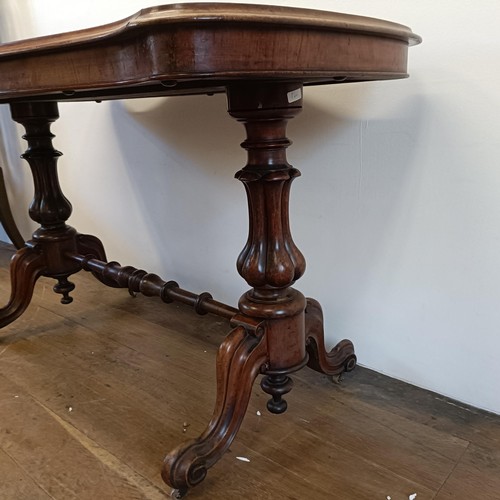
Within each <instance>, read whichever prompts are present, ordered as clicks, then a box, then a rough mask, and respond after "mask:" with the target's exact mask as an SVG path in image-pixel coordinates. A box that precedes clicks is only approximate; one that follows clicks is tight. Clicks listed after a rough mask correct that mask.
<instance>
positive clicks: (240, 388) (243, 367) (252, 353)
mask: <svg viewBox="0 0 500 500" xmlns="http://www.w3.org/2000/svg"><path fill="white" fill-rule="evenodd" d="M260 330H262V329H260ZM266 360H267V353H266V343H265V335H264V334H263V331H259V329H257V330H256V333H252V332H249V331H247V330H246V329H245V328H244V327H243V326H238V327H236V328H235V329H234V330H233V331H232V332H231V333H230V334H229V335H228V336H227V338H226V339H225V340H224V342H223V343H222V344H221V346H220V347H219V351H218V355H217V400H216V404H215V410H214V414H213V417H212V420H211V421H210V423H209V424H208V427H207V428H206V430H205V432H204V433H203V434H202V435H201V436H200V437H199V438H197V439H194V440H192V441H190V442H188V443H185V444H183V445H181V446H179V447H178V448H176V449H175V450H173V451H172V452H171V453H169V454H168V455H167V457H166V458H165V463H164V466H163V471H162V477H163V479H164V480H165V481H166V482H167V483H168V484H170V485H171V486H173V487H174V488H177V489H178V490H179V495H178V496H179V497H180V496H183V495H184V494H185V493H186V492H187V489H188V488H189V487H191V486H194V485H196V484H198V483H200V482H201V481H203V479H204V478H205V476H206V473H207V469H208V468H210V467H212V465H214V464H215V463H216V462H217V461H218V460H219V459H220V458H221V456H222V455H223V454H224V452H225V451H226V450H227V449H228V448H229V446H230V444H231V442H232V441H233V439H234V438H235V436H236V433H237V432H238V429H239V428H240V425H241V422H242V421H243V417H244V416H245V412H246V409H247V406H248V401H249V399H250V395H251V392H252V385H253V382H254V380H255V378H256V377H257V375H258V374H259V372H260V370H261V367H262V366H263V365H264V364H265V363H266Z"/></svg>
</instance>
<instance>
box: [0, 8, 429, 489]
mask: <svg viewBox="0 0 500 500" xmlns="http://www.w3.org/2000/svg"><path fill="white" fill-rule="evenodd" d="M419 42H420V38H419V37H418V36H417V35H415V34H413V33H412V31H411V30H410V29H409V28H407V27H405V26H402V25H400V24H395V23H391V22H387V21H381V20H378V19H371V18H366V17H359V16H351V15H347V14H336V13H331V12H323V11H316V10H309V9H295V8H287V7H271V6H257V5H243V4H217V3H200V4H176V5H166V6H162V7H155V8H150V9H145V10H142V11H141V12H139V13H138V14H136V15H134V16H131V17H129V18H127V19H124V20H122V21H118V22H116V23H112V24H108V25H105V26H101V27H96V28H91V29H85V30H81V31H76V32H72V33H66V34H60V35H54V36H47V37H41V38H34V39H30V40H24V41H19V42H13V43H7V44H3V45H0V103H7V104H9V105H10V108H11V114H12V118H13V119H14V120H15V121H17V122H19V123H21V124H22V125H23V126H24V128H25V129H26V134H25V135H24V136H23V137H24V139H26V141H27V142H28V149H27V150H26V152H25V153H24V155H23V158H25V159H26V160H27V162H28V164H29V166H30V168H31V170H32V174H33V180H34V198H33V201H32V203H31V205H30V208H29V214H30V217H31V218H32V219H33V220H34V221H36V222H37V223H38V224H39V227H38V229H37V230H36V231H35V232H34V233H33V236H32V239H31V240H29V241H28V242H26V244H25V245H24V246H22V248H20V249H19V250H18V252H17V253H16V255H15V256H14V258H13V260H12V264H11V281H12V291H11V297H10V300H9V302H8V303H7V305H6V306H5V307H3V308H1V309H0V326H5V325H8V324H9V323H11V322H12V321H14V320H15V319H16V318H18V317H19V316H20V315H21V314H22V313H23V312H24V310H25V309H26V307H27V306H28V305H29V303H30V300H31V297H32V293H33V289H34V286H35V284H36V281H37V279H38V278H39V277H40V276H47V277H51V278H54V279H55V280H56V284H55V286H54V291H55V292H56V293H58V294H60V295H62V299H61V302H62V303H63V304H69V303H71V301H72V297H71V296H70V293H71V292H72V291H73V289H74V288H75V287H74V285H73V283H71V281H69V279H68V278H69V277H70V276H71V275H72V274H74V273H77V272H79V271H82V270H84V271H89V272H91V273H92V274H93V275H94V276H95V277H96V278H97V279H98V280H99V281H101V282H102V283H103V284H104V285H107V286H113V287H121V288H127V289H128V290H129V291H130V292H131V293H142V294H144V295H147V296H159V297H160V298H161V299H162V300H163V301H164V302H166V303H169V302H173V301H179V302H183V303H185V304H189V305H191V306H193V308H194V309H195V311H196V312H197V313H199V314H206V313H211V314H216V315H219V316H221V317H223V318H226V319H228V320H229V321H230V323H231V326H232V330H231V332H230V333H229V334H228V335H227V337H226V339H225V340H224V341H223V342H222V344H221V346H220V348H219V352H218V355H217V360H216V363H217V398H216V403H215V409H214V413H213V417H212V419H211V420H210V422H209V424H208V426H207V428H206V430H205V431H204V433H203V434H202V435H201V436H200V437H199V438H197V439H195V440H192V441H189V442H187V443H184V444H182V445H180V446H179V447H177V448H176V449H174V450H173V451H172V452H170V453H169V454H168V455H167V457H166V458H165V461H164V464H163V468H162V476H163V478H164V480H165V481H166V482H167V483H168V484H170V485H171V486H173V487H174V488H176V489H177V490H176V491H175V495H176V496H177V497H180V496H183V495H184V494H185V493H186V492H187V490H188V488H189V487H192V486H194V485H196V484H198V483H199V482H200V481H202V480H203V479H204V477H205V475H206V473H207V470H208V468H210V467H211V466H213V465H214V464H215V463H216V462H217V461H218V460H219V459H220V457H221V456H222V455H223V454H224V453H225V452H226V450H227V449H228V448H229V446H230V444H231V442H232V441H233V439H234V438H235V436H236V433H237V432H238V429H239V427H240V425H241V422H242V420H243V417H244V415H245V411H246V408H247V405H248V400H249V397H250V394H251V389H252V385H253V383H254V381H255V379H256V378H257V376H258V375H262V376H263V377H262V379H261V387H262V389H263V390H264V391H265V392H266V393H268V394H269V395H270V396H271V399H270V400H269V401H268V405H267V407H268V410H269V411H271V412H273V413H283V412H284V411H285V410H286V408H287V404H286V401H285V400H284V398H283V396H284V395H285V394H286V393H288V392H289V391H290V390H291V388H292V379H291V377H290V376H289V375H290V374H292V373H293V372H295V371H297V370H299V369H301V368H303V367H304V366H306V365H307V366H309V367H310V368H312V369H314V370H317V371H319V372H321V373H326V374H328V375H331V376H334V377H338V376H340V375H341V374H342V372H344V371H347V370H352V369H353V368H354V367H355V364H356V356H355V354H354V347H353V345H352V343H351V342H350V341H349V340H342V341H340V342H339V343H338V344H337V345H336V346H335V347H334V348H333V349H332V350H330V351H329V352H327V351H326V350H325V346H324V332H323V317H322V311H321V306H320V305H319V303H318V302H317V301H315V300H314V299H306V298H305V297H304V296H303V295H302V294H301V293H300V292H299V291H298V290H296V289H295V288H293V287H292V285H293V284H294V283H295V282H296V281H297V280H298V279H299V278H300V277H301V276H302V274H303V273H304V271H305V259H304V256H303V255H302V253H301V252H300V250H299V249H298V248H297V246H296V245H295V243H294V241H293V239H292V235H291V231H290V224H289V213H288V206H289V194H290V187H291V183H292V181H293V180H294V179H295V178H297V177H298V176H299V175H300V172H299V171H298V170H297V169H296V168H294V167H292V166H291V165H290V164H289V163H288V162H287V159H286V149H287V147H288V146H290V144H291V142H290V141H289V139H288V138H287V137H286V125H287V122H288V120H289V119H291V118H293V117H294V116H296V115H297V114H299V112H300V111H301V109H302V105H303V86H304V85H305V86H307V85H326V84H341V83H346V82H357V81H370V80H388V79H399V78H405V77H407V76H408V74H407V55H408V47H409V46H410V45H414V44H417V43H419ZM216 92H225V93H226V94H227V99H228V112H229V114H230V115H231V116H232V117H233V118H235V119H236V120H237V121H239V122H242V123H243V125H244V126H245V129H246V134H247V138H246V140H245V141H244V142H243V144H242V146H243V147H244V148H245V149H246V150H247V153H248V163H247V165H246V166H245V167H243V168H242V169H241V170H240V171H238V172H237V174H236V178H237V179H238V180H240V181H241V182H242V183H243V184H244V186H245V191H246V194H247V198H248V211H249V232H248V240H247V242H246V244H245V245H244V248H243V250H242V252H241V253H240V255H239V257H238V259H237V269H238V272H239V273H240V275H241V276H242V277H243V278H244V279H245V281H246V282H247V283H248V285H249V286H250V289H249V290H248V292H247V293H245V294H244V295H243V296H242V297H241V298H240V300H239V302H238V307H237V308H236V307H232V306H230V305H226V304H222V303H220V302H217V301H216V300H214V299H213V298H212V296H211V295H210V294H209V293H202V294H199V295H197V294H195V293H192V292H189V291H187V290H183V289H182V288H181V287H180V286H179V285H178V284H177V283H176V282H174V281H164V280H163V279H162V278H160V277H159V276H156V275H154V274H150V273H147V272H146V271H143V270H140V269H136V268H134V267H131V266H121V265H120V264H118V263H117V262H113V261H108V260H107V258H106V254H105V251H104V247H103V244H102V243H101V241H100V240H99V239H98V238H96V237H95V236H92V235H85V234H80V233H78V232H77V231H76V230H75V229H74V228H72V227H71V226H69V225H67V224H66V221H67V220H68V219H69V217H70V215H71V211H72V207H71V204H70V202H69V201H68V200H67V199H66V197H65V196H64V194H63V192H62V190H61V187H60V185H59V180H58V175H57V158H58V157H59V156H60V154H61V153H59V151H57V150H55V149H54V147H53V146H52V139H53V137H54V136H53V135H52V133H51V131H50V126H51V123H52V122H54V121H55V120H56V119H57V118H58V117H59V113H58V105H57V104H58V102H63V101H86V100H95V101H100V100H104V99H120V98H138V97H151V96H179V95H189V94H203V93H205V94H212V93H216ZM69 126H70V124H69ZM138 167H139V166H138ZM187 264H188V265H189V263H187ZM145 341H147V332H145ZM186 363H189V353H186ZM166 390H168V388H166ZM249 494H250V492H249Z"/></svg>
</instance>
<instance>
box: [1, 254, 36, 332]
mask: <svg viewBox="0 0 500 500" xmlns="http://www.w3.org/2000/svg"><path fill="white" fill-rule="evenodd" d="M44 269H45V259H44V258H43V256H42V254H40V253H39V252H38V250H37V249H33V248H28V247H26V248H22V249H21V250H19V251H18V252H17V253H16V254H15V255H14V257H13V258H12V261H11V264H10V276H11V286H12V291H11V295H10V300H9V302H8V303H7V305H6V306H5V307H2V308H1V309H0V328H3V327H4V326H7V325H8V324H9V323H12V322H13V321H14V320H15V319H17V318H18V317H19V316H21V314H22V313H23V312H24V311H25V310H26V308H27V307H28V305H29V303H30V302H31V297H32V296H33V288H34V287H35V283H36V280H37V279H38V278H39V277H40V276H41V275H42V274H43V271H44Z"/></svg>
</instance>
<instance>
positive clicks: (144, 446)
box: [0, 248, 500, 500]
mask: <svg viewBox="0 0 500 500" xmlns="http://www.w3.org/2000/svg"><path fill="white" fill-rule="evenodd" d="M0 274H1V276H0V282H1V287H0V292H1V293H2V295H3V297H4V299H3V300H4V302H5V301H6V300H7V297H8V294H9V290H10V287H9V285H8V281H9V280H8V252H7V251H6V249H5V248H0ZM73 281H74V282H75V283H76V284H77V288H76V290H75V292H74V293H73V296H74V297H75V300H74V302H73V303H72V304H71V305H68V306H63V305H61V304H60V303H59V297H58V296H56V295H55V294H54V293H52V284H53V283H52V282H51V281H50V280H47V279H42V280H40V281H39V283H38V284H37V288H36V295H35V297H34V300H33V302H32V305H31V306H30V308H29V309H28V312H27V313H25V315H24V316H22V317H21V319H19V320H18V321H17V322H16V323H15V324H14V325H10V326H9V327H7V328H5V329H4V334H5V336H3V337H2V339H1V340H0V420H1V421H0V478H1V479H0V499H1V500H10V499H12V500H23V499H26V500H38V499H40V500H41V499H49V498H52V499H61V500H63V499H64V500H68V499H92V500H103V499H120V500H128V499H149V500H155V499H162V498H168V497H169V495H170V488H168V487H167V486H166V485H165V484H164V483H163V482H162V480H161V478H160V476H159V469H160V465H161V462H162V459H163V456H164V454H165V453H166V452H167V451H168V450H170V449H171V448H173V447H175V446H176V445H178V444H179V443H180V442H182V441H183V440H185V439H187V438H191V437H195V436H197V435H198V434H199V433H200V432H201V431H202V430H203V428H204V426H205V424H206V423H207V422H208V419H209V417H210V415H211V411H212V404H213V400H214V396H215V394H214V382H215V380H214V377H215V353H216V350H217V346H218V344H219V343H220V341H221V339H222V338H223V336H224V334H225V333H226V332H227V331H228V325H227V324H225V322H224V321H222V320H219V319H218V318H214V317H209V316H205V317H198V316H197V315H196V314H194V312H193V311H192V310H191V309H189V308H187V307H181V306H177V305H165V304H162V303H161V302H159V301H157V300H155V299H151V298H145V297H137V298H135V299H134V298H131V297H130V296H129V295H128V294H127V292H126V291H124V290H115V289H108V288H105V287H104V286H103V285H101V284H100V283H98V282H97V281H95V280H94V279H93V278H92V276H90V275H89V274H86V273H80V274H79V275H77V276H75V277H74V280H73ZM362 361H363V360H361V362H362ZM471 376H476V375H474V374H471ZM477 383H478V384H480V383H481V380H480V376H479V374H477ZM266 398H267V396H266V395H265V394H263V393H262V392H261V391H260V388H259V385H258V384H256V386H255V390H254V394H253V397H252V400H251V403H250V407H249V411H248V413H247V417H246V419H245V421H244V423H243V427H242V429H241V431H240V433H239V435H238V437H237V439H236V440H235V442H234V443H233V445H232V446H231V449H230V451H229V452H228V453H227V454H226V455H225V456H224V458H223V459H222V460H221V461H220V462H219V463H218V464H217V465H216V466H215V467H214V468H213V469H211V470H210V472H209V474H208V477H207V479H206V480H205V482H204V483H203V484H202V485H200V486H199V487H197V488H196V489H194V490H193V491H192V492H190V493H189V496H188V498H191V499H193V500H194V499H224V500H226V499H228V500H231V499H247V498H248V499H273V500H280V499H290V500H292V499H293V500H299V499H308V500H321V499H341V500H350V499H353V500H363V499H366V500H386V499H388V498H389V497H390V498H391V499H392V500H407V499H408V498H411V495H413V494H415V493H416V494H417V497H416V499H417V500H425V499H437V500H444V499H454V500H457V499H458V500H460V499H467V500H476V499H477V500H487V499H495V500H498V499H500V417H495V416H492V415H489V414H486V413H483V412H480V411H477V410H474V409H472V408H466V407H464V406H463V405H459V404H457V403H454V402H452V401H449V400H446V399H445V398H442V397H440V396H438V395H436V394H433V393H430V392H426V391H423V390H420V389H416V388H415V387H412V386H410V385H407V384H404V383H401V382H398V381H395V380H392V379H389V378H387V377H384V376H381V375H378V374H377V373H374V372H372V371H369V370H367V369H361V368H358V369H356V370H355V371H354V372H352V373H350V374H348V375H346V376H345V378H344V380H343V382H342V383H341V384H340V385H336V384H333V383H332V382H331V381H330V380H328V379H327V378H326V377H324V376H321V375H319V374H317V373H315V372H312V371H310V370H308V369H304V370H302V372H300V373H299V374H298V375H297V376H296V377H295V388H294V390H293V391H292V392H291V393H290V395H289V397H288V402H289V410H288V411H287V412H286V413H285V414H284V415H279V416H278V415H271V414H269V413H268V412H267V411H266V410H265V401H266ZM238 457H245V458H247V459H248V460H249V461H242V460H240V459H238Z"/></svg>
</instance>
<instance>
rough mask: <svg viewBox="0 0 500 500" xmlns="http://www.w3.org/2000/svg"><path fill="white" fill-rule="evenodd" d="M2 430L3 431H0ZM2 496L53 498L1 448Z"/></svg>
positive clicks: (31, 499) (27, 499)
mask: <svg viewBox="0 0 500 500" xmlns="http://www.w3.org/2000/svg"><path fill="white" fill-rule="evenodd" d="M0 432H1V431H0ZM0 477H2V478H5V479H3V480H2V481H1V482H0V496H1V498H5V499H16V500H48V499H50V498H53V497H52V496H50V495H48V494H47V493H45V492H44V491H43V490H42V489H41V488H40V487H39V486H37V484H36V483H35V482H34V481H33V480H32V479H31V477H30V476H29V475H28V474H27V473H26V472H25V471H24V470H23V469H22V468H21V467H20V466H19V465H17V464H16V462H14V460H12V458H10V456H9V455H7V453H5V452H4V451H3V450H2V449H0Z"/></svg>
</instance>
